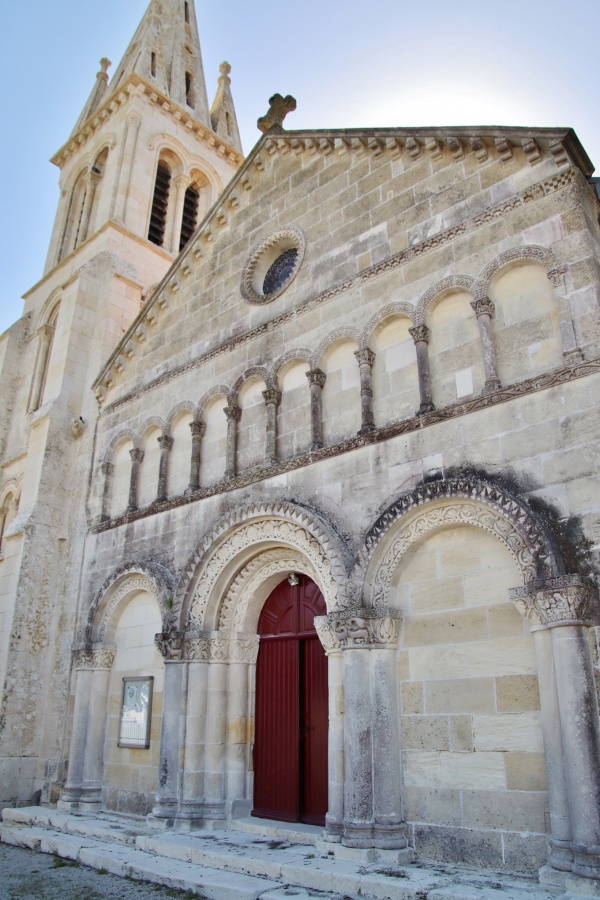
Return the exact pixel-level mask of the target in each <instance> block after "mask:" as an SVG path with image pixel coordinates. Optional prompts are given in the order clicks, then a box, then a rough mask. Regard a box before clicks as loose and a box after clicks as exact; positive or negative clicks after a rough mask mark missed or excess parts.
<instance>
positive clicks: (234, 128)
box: [210, 62, 243, 153]
mask: <svg viewBox="0 0 600 900" xmlns="http://www.w3.org/2000/svg"><path fill="white" fill-rule="evenodd" d="M219 71H220V72H221V75H220V76H219V86H218V88H217V93H216V95H215V99H214V100H213V105H212V106H211V108H210V123H211V127H212V130H213V131H214V133H215V134H217V135H218V136H219V137H220V138H223V140H224V141H227V143H228V144H229V145H230V146H231V147H233V148H234V150H237V151H238V153H242V152H243V151H242V142H241V140H240V131H239V128H238V123H237V116H236V114H235V107H234V105H233V97H232V96H231V78H230V77H229V73H230V72H231V66H230V65H229V63H228V62H222V63H221V65H220V66H219Z"/></svg>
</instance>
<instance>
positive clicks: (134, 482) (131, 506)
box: [126, 447, 144, 512]
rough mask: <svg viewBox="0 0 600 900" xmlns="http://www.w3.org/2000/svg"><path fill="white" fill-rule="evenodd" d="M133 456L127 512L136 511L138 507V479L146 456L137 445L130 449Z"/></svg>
mask: <svg viewBox="0 0 600 900" xmlns="http://www.w3.org/2000/svg"><path fill="white" fill-rule="evenodd" d="M129 455H130V457H131V475H130V477H129V503H128V504H127V510H126V511H127V512H134V511H135V510H136V509H137V496H138V480H139V475H140V464H141V462H142V460H143V458H144V451H143V450H138V449H137V447H136V448H134V449H133V450H130V451H129Z"/></svg>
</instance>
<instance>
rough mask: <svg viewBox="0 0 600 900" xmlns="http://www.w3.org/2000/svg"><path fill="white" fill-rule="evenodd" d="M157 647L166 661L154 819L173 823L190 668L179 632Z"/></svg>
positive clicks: (158, 641)
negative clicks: (184, 654)
mask: <svg viewBox="0 0 600 900" xmlns="http://www.w3.org/2000/svg"><path fill="white" fill-rule="evenodd" d="M155 641H156V645H157V646H158V648H159V650H160V652H161V653H162V655H163V658H164V661H165V682H164V688H163V716H162V728H161V733H160V758H159V764H158V773H159V776H158V791H157V793H156V804H155V806H154V809H153V810H152V815H153V816H155V817H156V818H157V819H168V820H174V819H175V818H176V816H177V812H178V808H179V793H180V791H179V781H180V774H181V772H182V769H183V766H182V762H183V760H182V757H183V748H184V747H185V726H186V708H187V699H188V677H187V676H188V667H187V662H186V661H185V660H183V659H182V656H183V635H182V634H181V633H180V632H171V633H168V634H167V633H163V634H157V635H156V637H155Z"/></svg>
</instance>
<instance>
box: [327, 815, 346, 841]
mask: <svg viewBox="0 0 600 900" xmlns="http://www.w3.org/2000/svg"><path fill="white" fill-rule="evenodd" d="M343 834H344V823H343V822H340V820H339V819H334V818H333V816H330V815H329V813H328V814H327V815H326V816H325V831H324V832H323V840H325V841H327V842H328V843H330V844H339V843H340V841H341V840H342V835H343Z"/></svg>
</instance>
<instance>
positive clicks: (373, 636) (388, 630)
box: [315, 609, 402, 653]
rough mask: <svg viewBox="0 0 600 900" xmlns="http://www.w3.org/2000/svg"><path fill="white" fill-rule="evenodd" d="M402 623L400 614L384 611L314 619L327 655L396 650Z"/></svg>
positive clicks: (346, 612) (342, 613) (357, 611)
mask: <svg viewBox="0 0 600 900" xmlns="http://www.w3.org/2000/svg"><path fill="white" fill-rule="evenodd" d="M401 623H402V613H401V612H399V611H397V610H383V609H380V610H377V611H376V610H374V609H351V610H340V611H339V612H336V613H331V614H330V615H328V616H317V617H316V618H315V628H316V629H317V634H318V635H319V639H320V641H321V643H322V644H323V647H324V648H325V652H326V653H335V652H337V651H339V650H356V649H365V650H375V649H388V650H391V649H395V648H396V647H397V646H398V639H399V636H400V625H401Z"/></svg>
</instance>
